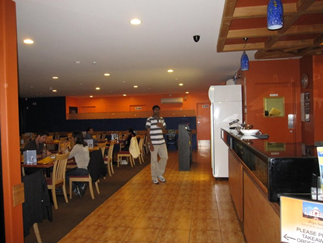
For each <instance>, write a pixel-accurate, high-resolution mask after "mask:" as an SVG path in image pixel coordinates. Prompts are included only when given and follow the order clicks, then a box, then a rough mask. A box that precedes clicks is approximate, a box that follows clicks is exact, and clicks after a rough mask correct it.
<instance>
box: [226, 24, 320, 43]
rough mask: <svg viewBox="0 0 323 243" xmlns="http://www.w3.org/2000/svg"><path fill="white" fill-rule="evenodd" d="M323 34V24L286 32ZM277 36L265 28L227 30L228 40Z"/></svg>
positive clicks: (304, 26) (294, 28)
mask: <svg viewBox="0 0 323 243" xmlns="http://www.w3.org/2000/svg"><path fill="white" fill-rule="evenodd" d="M322 32H323V24H316V25H297V26H295V25H293V26H291V27H290V28H289V29H288V30H287V31H286V32H285V34H286V35H300V34H316V33H322ZM275 35H277V31H269V30H268V29H267V28H254V29H241V30H229V32H228V36H227V38H228V39H236V38H244V37H246V36H247V37H248V38H252V37H253V38H255V37H268V36H275Z"/></svg>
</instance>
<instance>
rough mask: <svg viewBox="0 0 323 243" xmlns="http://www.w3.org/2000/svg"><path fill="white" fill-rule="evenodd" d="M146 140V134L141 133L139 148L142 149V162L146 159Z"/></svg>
mask: <svg viewBox="0 0 323 243" xmlns="http://www.w3.org/2000/svg"><path fill="white" fill-rule="evenodd" d="M144 142H145V135H141V136H140V140H139V150H140V155H139V161H141V163H144V162H145V160H144V153H145V151H144ZM141 163H140V164H141Z"/></svg>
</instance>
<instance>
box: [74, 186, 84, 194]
mask: <svg viewBox="0 0 323 243" xmlns="http://www.w3.org/2000/svg"><path fill="white" fill-rule="evenodd" d="M73 192H74V194H75V195H77V196H79V197H82V196H81V192H80V188H79V187H78V186H76V187H75V188H74V190H73Z"/></svg>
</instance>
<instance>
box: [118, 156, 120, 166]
mask: <svg viewBox="0 0 323 243" xmlns="http://www.w3.org/2000/svg"><path fill="white" fill-rule="evenodd" d="M119 159H120V156H119V155H118V156H117V163H118V167H119Z"/></svg>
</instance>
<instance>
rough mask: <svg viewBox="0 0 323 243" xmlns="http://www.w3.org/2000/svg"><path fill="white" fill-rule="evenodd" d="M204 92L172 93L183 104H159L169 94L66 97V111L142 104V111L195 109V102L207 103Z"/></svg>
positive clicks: (113, 109) (121, 108)
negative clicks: (181, 99)
mask: <svg viewBox="0 0 323 243" xmlns="http://www.w3.org/2000/svg"><path fill="white" fill-rule="evenodd" d="M207 92H208V91H207V90H206V91H205V93H199V94H188V95H185V96H184V95H183V96H179V95H174V96H172V97H173V98H177V97H182V98H183V99H184V101H183V104H161V102H160V100H161V98H172V97H170V96H169V95H142V96H126V97H98V98H75V97H66V113H68V111H69V107H70V106H75V107H78V110H79V113H90V112H127V111H131V107H132V106H142V107H143V110H142V111H145V110H146V111H150V110H151V108H152V106H153V105H156V104H157V105H159V106H160V107H161V109H162V110H195V111H196V110H197V103H204V102H205V103H208V102H209V98H208V94H207ZM185 97H186V98H185Z"/></svg>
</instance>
